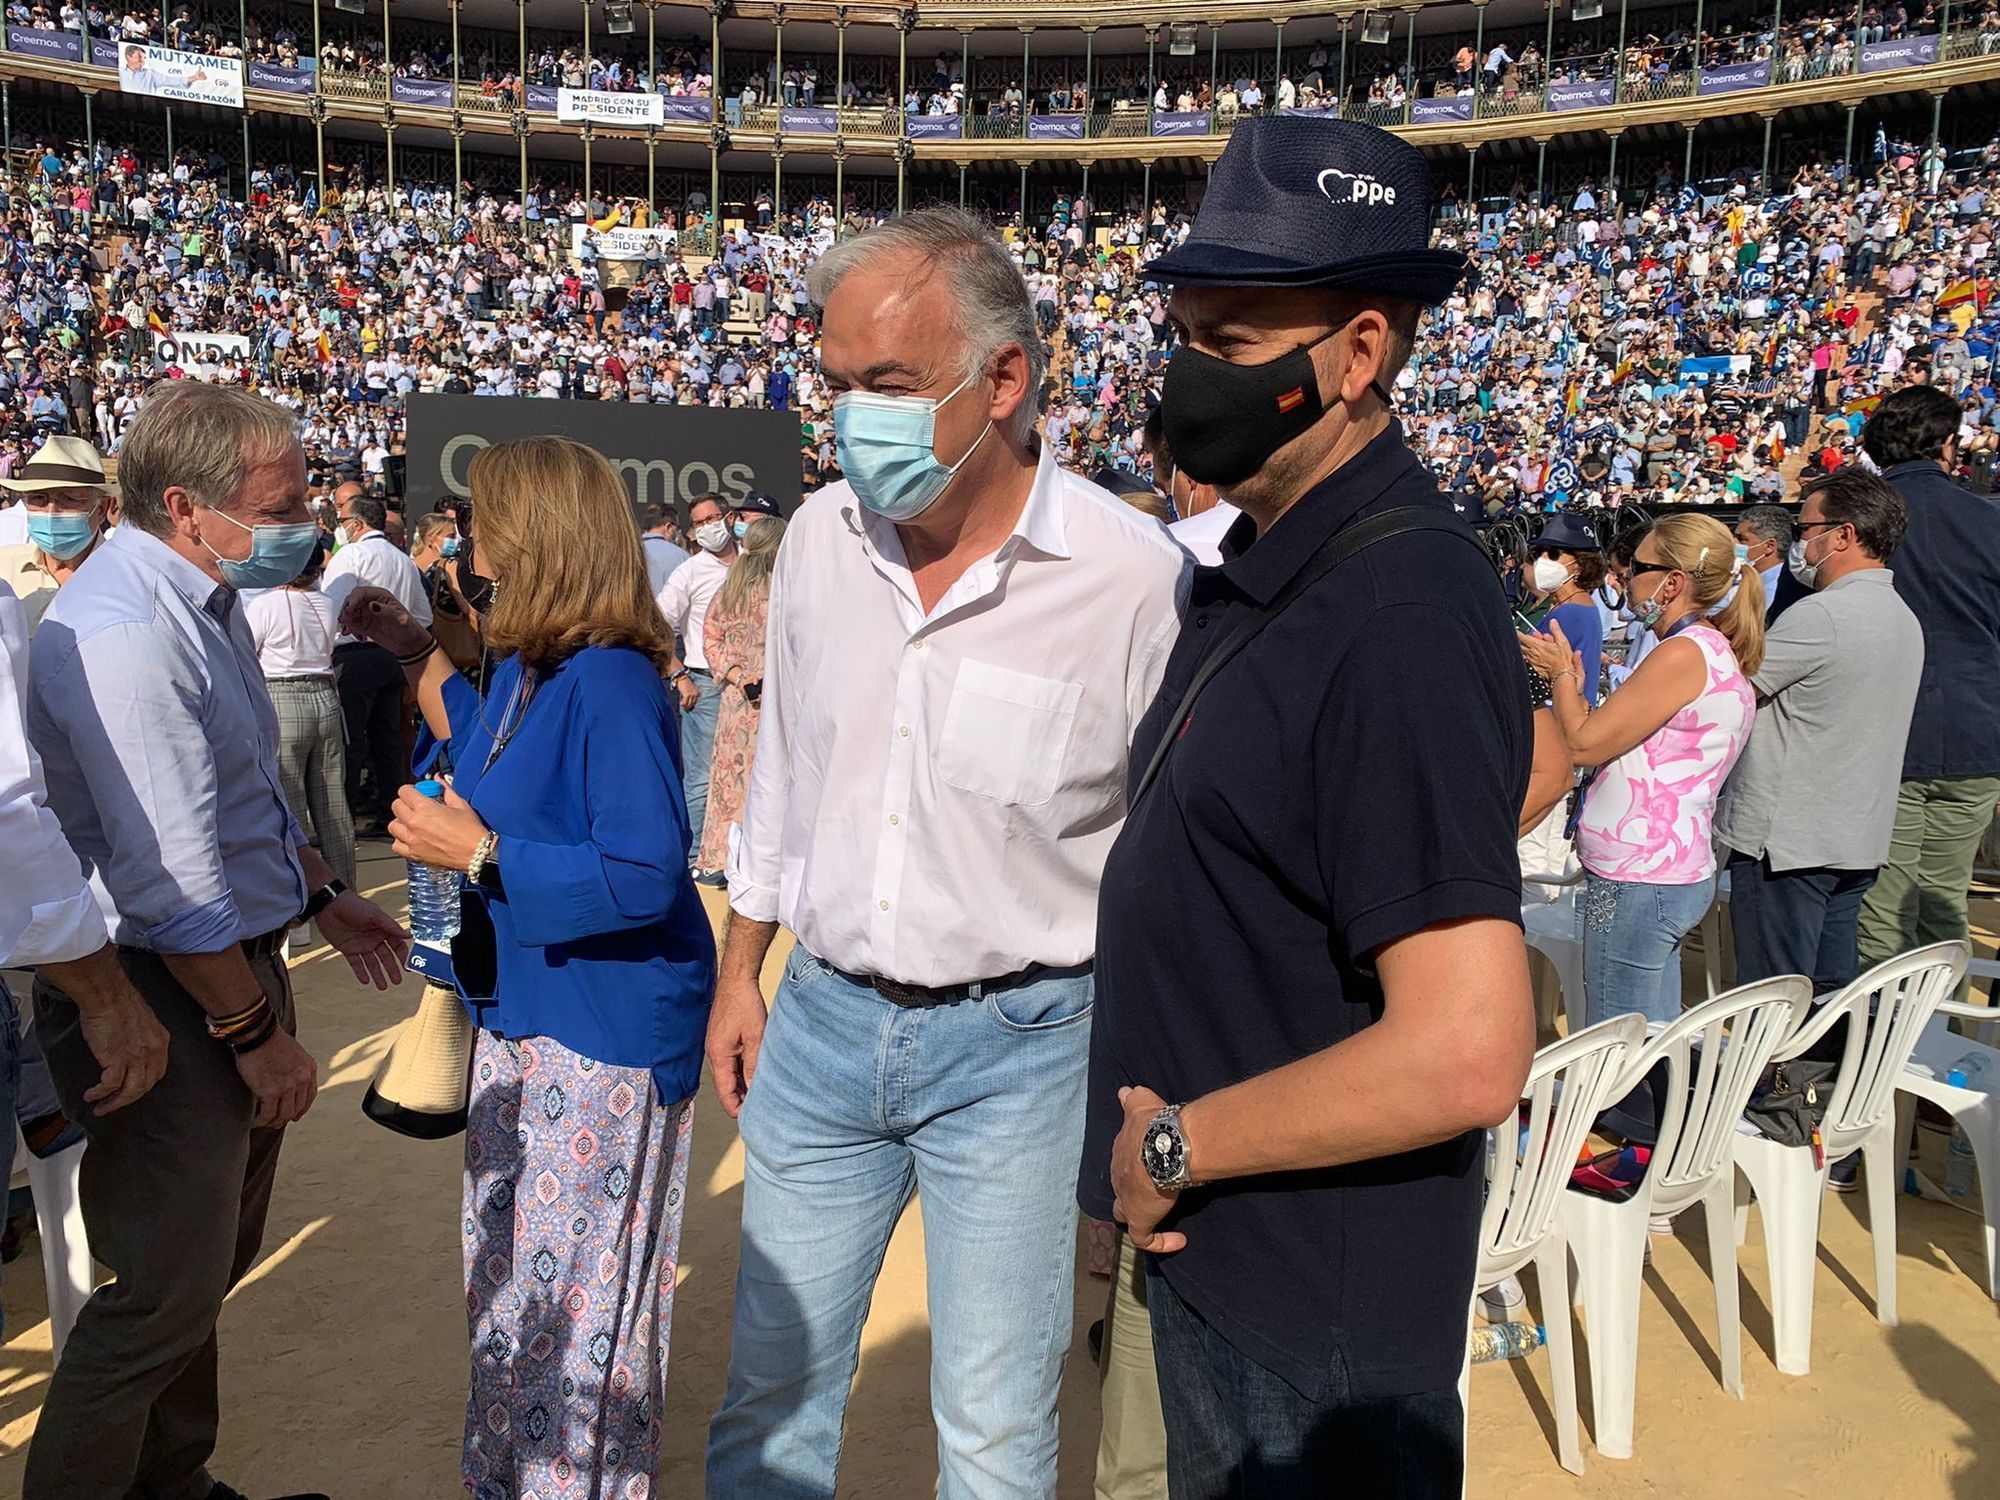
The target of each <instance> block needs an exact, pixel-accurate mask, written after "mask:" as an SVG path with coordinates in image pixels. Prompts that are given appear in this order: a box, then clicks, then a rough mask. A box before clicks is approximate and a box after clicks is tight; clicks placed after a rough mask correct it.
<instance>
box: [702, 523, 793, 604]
mask: <svg viewBox="0 0 2000 1500" xmlns="http://www.w3.org/2000/svg"><path fill="white" fill-rule="evenodd" d="M784 539H785V523H784V522H783V521H781V520H779V519H778V518H777V517H776V516H758V517H756V518H755V519H753V520H752V521H751V522H750V524H749V525H748V526H746V527H744V529H743V540H742V541H741V542H739V543H737V546H736V561H735V562H733V563H731V564H730V565H729V576H728V577H727V578H725V579H723V580H722V587H721V588H719V589H717V590H716V593H715V607H716V609H717V610H719V611H720V612H721V613H722V614H723V615H725V616H732V617H733V616H738V615H744V614H748V613H749V610H750V603H751V601H752V600H753V599H755V598H756V597H757V595H759V594H768V593H769V592H770V591H771V570H772V569H773V568H775V567H777V565H778V544H779V543H780V542H782V541H783V540H784Z"/></svg>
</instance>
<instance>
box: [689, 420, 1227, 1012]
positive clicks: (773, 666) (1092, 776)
mask: <svg viewBox="0 0 2000 1500" xmlns="http://www.w3.org/2000/svg"><path fill="white" fill-rule="evenodd" d="M690 566H692V565H690ZM683 571H687V570H685V569H684V570H683ZM1191 575H1192V567H1191V564H1190V563H1189V561H1188V558H1187V554H1186V553H1184V552H1183V551H1182V550H1181V549H1180V548H1179V547H1178V546H1176V545H1175V544H1174V543H1173V541H1172V540H1171V539H1170V538H1168V536H1167V535H1166V534H1165V532H1164V531H1163V530H1162V529H1161V528H1160V526H1159V525H1158V524H1157V523H1156V522H1154V521H1153V520H1151V519H1150V518H1148V517H1146V516H1143V515H1141V514H1140V513H1139V512H1137V511H1135V510H1132V509H1130V508H1129V507H1128V506H1126V505H1125V504H1124V503H1123V502H1121V501H1119V500H1117V499H1115V498H1114V497H1113V496H1111V495H1109V494H1107V493H1105V492H1104V491H1103V490H1101V489H1099V488H1097V487H1096V486H1095V485H1093V484H1090V483H1089V482H1087V481H1086V480H1083V479H1080V478H1078V477H1077V476H1075V475H1073V474H1069V473H1066V472H1064V471H1063V470H1061V469H1059V468H1057V467H1056V464H1055V460H1054V457H1053V456H1052V453H1051V451H1050V450H1049V449H1048V448H1047V447H1046V446H1044V448H1043V450H1042V459H1041V465H1040V467H1039V469H1038V470H1037V471H1036V474H1035V479H1034V484H1033V487H1032V489H1031V490H1030V491H1029V494H1028V500H1027V503H1026V505H1025V506H1024V507H1023V508H1022V512H1021V517H1020V519H1019V520H1018V521H1017V522H1016V523H1015V526H1014V531H1013V535H1012V536H1010V537H1009V538H1008V540H1007V541H1006V542H1005V543H1003V544H1002V545H1001V547H1000V548H999V550H998V551H997V552H995V553H994V554H993V555H992V556H990V557H987V558H983V559H981V560H980V561H978V562H976V563H974V564H973V565H972V566H971V567H970V568H968V569H967V570H966V572H965V574H964V576H962V577H961V578H960V579H959V580H958V582H956V583H955V584H953V585H952V587H951V588H950V590H949V591H947V592H946V594H945V596H944V597H943V598H942V599H940V600H939V601H938V603H937V605H936V607H935V608H934V609H932V610H931V611H930V612H929V613H928V614H926V613H925V611H924V608H923V605H922V604H921V603H920V602H919V600H918V596H917V589H916V584H915V582H914V580H913V579H912V577H911V574H910V569H909V566H908V564H907V563H906V562H905V560H904V554H903V547H902V541H901V538H900V537H899V535H898V534H897V531H896V528H895V527H894V526H893V525H891V524H890V523H889V522H887V521H884V520H882V519H881V518H880V517H878V516H875V515H872V514H870V513H869V512H867V511H865V510H864V509H863V508H862V507H861V505H860V503H859V502H858V501H857V500H856V499H855V498H854V492H853V491H852V490H851V489H850V488H849V487H848V486H847V485H846V484H844V483H841V484H833V485H829V486H828V487H827V488H825V489H824V490H821V491H820V492H819V493H818V494H816V495H814V496H813V497H812V498H811V499H810V500H808V501H807V502H806V504H805V505H804V506H803V507H801V508H800V510H799V511H798V513H797V514H796V515H795V516H793V518H792V521H791V529H790V531H789V533H788V534H787V536H786V538H785V545H784V547H783V548H782V549H780V551H779V553H778V562H777V570H776V573H775V574H774V576H773V579H772V587H771V604H770V624H769V626H768V630H767V634H766V639H765V655H764V695H763V705H764V706H763V714H762V723H761V725H760V727H759V731H758V739H757V753H756V756H755V758H754V760H753V762H752V766H751V774H750V791H749V798H748V804H747V806H746V807H745V809H744V814H743V821H742V823H741V825H740V826H739V827H738V829H737V830H736V831H735V832H734V833H733V834H732V836H731V845H732V847H731V850H730V857H729V899H730V905H731V906H732V907H734V908H735V909H736V910H737V911H738V912H740V913H741V914H742V915H743V916H745V917H747V918H750V919H752V920H754V921H762V922H773V921H775V922H782V923H783V924H784V925H785V926H786V927H788V928H790V929H791V931H792V932H793V934H794V935H795V936H796V937H797V938H798V940H799V941H800V942H801V943H803V944H804V945H805V946H806V948H807V949H808V950H809V951H810V952H812V953H815V954H817V955H818V956H819V957H821V958H822V959H824V960H825V961H826V962H828V963H830V964H832V965H834V966H835V967H837V968H840V969H845V970H848V971H849V972H852V973H859V974H872V975H880V976H883V977H885V978H889V979H894V980H898V981H900V982H902V983H905V984H921V985H949V984H964V983H970V982H972V981H974V980H981V979H994V978H998V977H1000V976H1001V975H1005V974H1011V973H1014V972H1016V971H1018V970H1020V969H1023V968H1026V967H1028V966H1029V965H1030V964H1046V965H1049V966H1051V967H1068V966H1070V965H1074V964H1080V963H1083V962H1085V961H1086V960H1088V959H1090V958H1091V957H1092V956H1093V954H1094V953H1095V951H1096V925H1097V887H1098V881H1099V878H1100V877H1101V876H1102V874H1103V870H1104V859H1105V855H1106V854H1107V853H1108V852H1109V851H1110V848H1111V843H1112V840H1113V839H1115V838H1116V837H1117V835H1118V829H1119V827H1120V825H1121V824H1122V822H1123V820H1124V815H1125V781H1126V774H1127V760H1128V759H1129V756H1130V750H1131V743H1132V735H1133V732H1134V731H1135V730H1136V729H1137V727H1138V724H1139V720H1140V718H1141V716H1142V715H1143V714H1144V713H1145V712H1146V709H1147V707H1148V705H1149V704H1151V702H1152V700H1153V695H1154V692H1155V691H1156V690H1157V689H1158V687H1159V683H1160V678H1161V676H1162V675H1163V673H1164V672H1165V670H1166V663H1167V655H1168V653H1169V651H1171V650H1172V648H1173V643H1174V639H1175V636H1176V634H1177V633H1178V615H1179V606H1180V603H1181V602H1182V600H1183V599H1184V597H1185V593H1186V587H1187V582H1188V580H1189V578H1190V577H1191Z"/></svg>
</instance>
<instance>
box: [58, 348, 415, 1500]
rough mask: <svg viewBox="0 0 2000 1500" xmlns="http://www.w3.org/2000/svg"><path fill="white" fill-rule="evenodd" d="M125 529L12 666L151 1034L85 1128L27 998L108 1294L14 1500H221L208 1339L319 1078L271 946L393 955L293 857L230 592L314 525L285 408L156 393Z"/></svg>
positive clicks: (301, 840) (392, 930)
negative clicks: (125, 1091)
mask: <svg viewBox="0 0 2000 1500" xmlns="http://www.w3.org/2000/svg"><path fill="white" fill-rule="evenodd" d="M119 480H120V483H121V486H122V488H123V491H124V512H123V520H122V523H121V524H120V526H119V528H118V530H117V532H115V533H114V534H113V535H112V536H111V538H110V539H109V540H107V541H106V542H104V543H103V544H102V545H101V546H100V547H99V548H98V549H97V551H96V552H95V553H94V554H93V555H92V557H91V560H90V563H89V565H88V566H87V567H85V568H83V569H81V570H80V571H79V572H78V574H77V576H76V578H75V579H74V580H73V581H71V582H70V583H69V584H68V585H67V586H66V587H64V589H63V590H62V592H61V593H60V594H59V595H58V596H57V598H56V600H55V603H54V604H52V605H51V606H50V607H49V611H48V613H47V615H46V616H45V617H44V618H43V621H42V626H41V629H40V631H39V632H37V634H36V636H35V646H34V651H33V653H32V655H31V657H30V661H29V674H30V676H29V695H28V735H29V739H30V740H31V742H32V743H33V744H34V747H35V749H36V750H37V751H38V752H39V753H40V755H41V758H42V763H43V766H44V768H45V770H46V772H47V776H48V788H49V806H50V808H51V809H52V810H53V811H54V812H55V813H56V814H57V816H58V817H59V818H60V819H61V821H62V825H63V828H64V830H65V832H66V833H67V834H68V835H69V840H70V843H71V845H72V847H73V848H74V849H75V851H76V853H77V855H78V856H79V857H80V858H81V859H82V861H83V864H84V869H85V872H86V874H88V876H89V877H90V882H91V885H92V887H93V888H94V890H95V891H96V893H97V898H98V903H99V905H100V906H101V907H102V908H103V911H104V916H105V919H106V921H107V923H108V924H109V926H110V928H111V932H112V937H113V939H114V940H115V941H116V942H117V944H118V956H119V961H120V963H121V964H122V966H123V968H124V970H125V973H126V975H127V976H128V977H129V978H130V980H131V982H132V984H133V987H134V988H136V989H137V990H138V992H139V994H140V995H141V996H142V997H143V998H144V999H145V1001H146V1002H147V1003H148V1004H149V1005H151V1006H152V1008H153V1011H154V1013H155V1015H156V1016H157V1017H158V1018H159V1021H160V1024H161V1025H162V1026H164V1027H165V1028H166V1031H167V1034H168V1036H169V1038H170V1045H171V1064H170V1066H169V1067H168V1069H167V1072H166V1076H165V1077H164V1078H163V1079H162V1080H161V1081H160V1082H159V1083H158V1084H157V1085H155V1087H154V1088H153V1090H152V1092H150V1093H149V1094H147V1095H146V1096H145V1098H143V1099H141V1100H139V1101H138V1102H137V1103H135V1104H132V1105H130V1106H128V1107H127V1108H125V1109H122V1110H119V1111H118V1112H117V1113H115V1114H110V1115H99V1116H95V1117H93V1116H92V1115H91V1113H90V1111H89V1110H88V1109H87V1108H86V1107H85V1103H84V1101H85V1098H86V1096H87V1091H89V1090H91V1089H93V1088H94V1087H95V1086H96V1084H97V1082H98V1072H99V1069H98V1064H97V1060H96V1059H95V1057H94V1056H93V1054H92V1051H91V1048H90V1045H89V1036H88V1031H87V1027H86V1023H85V1020H84V1018H83V1017H82V1016H81V1015H80V1014H79V1011H78V1007H77V1006H76V1004H74V1003H73V1002H72V1000H71V998H70V997H69V996H68V995H67V994H65V993H64V992H63V991H62V990H60V989H58V988H56V986H55V985H54V984H52V983H50V982H49V976H47V975H43V976H41V977H40V978H38V979H37V981H36V984H35V1024H36V1027H37V1029H38V1030H39V1032H40V1034H41V1037H42V1042H43V1045H44V1046H45V1047H46V1049H47V1051H48V1059H49V1068H50V1072H51V1073H52V1075H53V1076H54V1079H55V1084H56V1090H57V1093H58V1094H59V1095H60V1096H61V1098H62V1101H63V1105H64V1108H65V1110H66V1112H67V1113H69V1114H70V1116H71V1117H72V1118H74V1119H77V1120H80V1121H82V1122H84V1128H85V1130H86V1131H87V1132H88V1134H89V1137H90V1148H89V1150H88V1151H87V1152H85V1154H84V1159H83V1181H82V1197H83V1211H84V1222H85V1224H86V1226H87V1227H88V1229H89V1231H90V1244H91V1249H92V1251H93V1252H94V1253H95V1254H96V1256H97V1258H98V1259H99V1260H101V1261H103V1262H104V1263H105V1264H106V1265H107V1266H109V1267H110V1268H111V1269H112V1271H113V1272H114V1273H115V1277H116V1279H115V1280H113V1281H111V1282H109V1283H107V1284H106V1285H104V1286H102V1287H100V1288H98V1290H97V1291H96V1292H95V1293H94V1294H93V1295H92V1297H91V1299H90V1301H89V1302H88V1303H86V1304H85V1305H84V1309H83V1312H82V1315H81V1316H80V1317H79V1318H78V1320H77V1324H76V1329H75V1331H74V1332H73V1333H72V1334H71V1335H70V1340H69V1345H68V1347H67V1348H66V1349H65V1350H64V1354H63V1360H62V1363H61V1364H60V1365H59V1366H58V1367H57V1369H56V1374H55V1378H54V1380H53V1381H52V1382H51V1384H50V1386H49V1393H48V1399H47V1401H46V1403H45V1404H44V1405H43V1407H42V1415H41V1422H40V1425H39V1426H38V1427H37V1428H36V1431H35V1438H34V1445H33V1447H32V1448H31V1449H30V1450H29V1453H28V1472H27V1479H26V1482H25V1485H24V1488H23V1491H22V1494H23V1496H24V1500H124V1497H126V1496H129V1495H145V1496H148V1497H158V1500H235V1497H236V1491H234V1490H232V1489H230V1488H229V1487H228V1486H227V1485H223V1484H220V1483H217V1482H216V1481H214V1480H212V1479H211V1478H210V1477H209V1475H208V1472H207V1470H206V1468H205V1467H204V1466H205V1464H206V1462H207V1459H208V1456H209V1454H210V1453H211V1452H213V1451H214V1447H215V1432H216V1422H217V1407H218V1394H217V1388H216V1341H215V1320H216V1317H217V1315H218V1314H219V1313H220V1312H221V1310H222V1299H223V1297H224V1296H225V1295H226V1294H227V1293H228V1291H229V1288H230V1287H231V1286H233V1285H235V1283H236V1281H237V1280H238V1278H240V1277H241V1276H242V1275H243V1273H244V1272H245V1271H247V1270H248V1269H249V1268H250V1265H251V1263H252V1262H253V1261H254V1259H255V1258H256V1255H257V1252H258V1248H259V1246H260V1244H261V1242H262V1239H263V1233H264V1217H265V1212H266V1210H267V1209H268V1208H269V1206H270V1201H271V1185H272V1182H273V1180H274V1179H275V1177H276V1174H277V1166H278V1148H279V1144H280V1142H281V1141H282V1140H283V1133H284V1127H285V1126H286V1125H288V1124H290V1123H291V1122H292V1121H294V1120H297V1119H298V1118H300V1117H301V1116H302V1115H304V1114H305V1112H306V1110H307V1109H308V1108H309V1107H310V1106H311V1104H312V1101H313V1096H314V1094H315V1093H316V1091H317V1088H318V1082H317V1069H316V1067H315V1065H314V1063H313V1060H312V1058H311V1056H310V1055H308V1054H307V1052H306V1051H305V1049H304V1048H303V1047H301V1046H300V1045H299V1044H298V1042H297V1041H295V1040H294V1039H293V1030H294V1022H293V1015H292V993H291V985H290V982H289V980H288V978H287V976H286V972H285V965H284V960H283V957H282V954H281V949H282V945H283V943H284V939H285V934H286V933H287V932H288V931H289V930H290V929H291V928H292V927H293V926H294V925H295V924H296V923H298V922H299V921H301V920H303V919H306V918H317V919H318V921H319V926H320V931H321V933H322V934H323V935H324V936H325V937H326V938H327V940H328V941H329V942H330V943H332V945H333V946H334V947H335V948H337V949H338V950H339V951H340V952H341V953H342V954H344V955H345V956H346V958H347V961H348V963H349V964H350V965H352V966H353V969H354V972H355V974H356V976H357V977H359V978H361V979H363V980H369V981H372V982H374V983H375V984H377V985H378V986H386V985H387V984H389V983H390V982H392V981H400V979H401V977H402V959H403V954H404V951H405V939H404V935H403V933H402V931H401V929H400V928H398V927H397V925H396V924H395V922H394V921H392V920H391V919H390V918H389V917H388V916H386V915H385V914H384V913H383V912H381V911H380V910H378V909H377V908H376V907H375V906H373V905H371V904H370V903H369V902H367V901H364V900H363V899H362V898H361V897H360V896H358V895H356V894H354V893H353V892H351V891H349V890H347V888H346V887H345V886H344V885H342V884H341V883H340V882H339V881H337V880H335V879H334V877H333V873H332V872H331V871H330V870H329V869H328V868H327V867H326V864H325V862H324V861H323V860H322V859H321V858H320V857H319V855H318V853H317V852H316V851H315V850H314V849H312V848H311V846H310V845H308V844H307V842H306V839H305V836H304V834H303V833H301V832H300V830H299V825H298V823H297V822H296V821H295V820H294V819H293V817H292V815H291V813H290V812H289V811H287V809H286V805H285V798H284V793H283V791H282V790H281V789H280V783H279V779H278V761H277V741H278V721H277V715H276V713H275V712H274V711H273V709H272V707H271V699H270V696H269V694H268V693H266V692H265V689H264V679H263V674H262V673H261V672H260V671H259V670H258V666H257V653H256V648H255V647H254V646H253V645H252V643H251V639H250V629H249V626H248V625H247V624H246V623H245V621H244V619H243V614H242V610H241V608H240V607H239V603H238V599H237V590H238V589H239V588H259V587H274V586H276V585H278V584H282V583H285V582H288V581H289V580H291V579H292V578H294V577H296V576H297V575H298V574H299V572H300V571H301V570H302V569H303V568H304V566H305V563H306V560H307V559H308V558H309V557H310V556H311V554H312V550H313V547H314V546H315V545H316V541H317V530H318V528H317V527H316V526H315V525H314V524H313V522H312V520H311V518H310V517H309V516H308V515H307V513H306V503H305V501H306V474H305V458H304V455H303V454H302V453H301V452H300V450H299V444H298V439H297V438H296V436H295V435H294V427H293V420H292V418H291V416H290V415H289V414H288V413H286V412H285V411H283V410H282V409H281V408H279V407H277V406H274V405H272V404H271V403H269V402H267V401H263V400H261V399H259V398H258V397H255V396H252V395H250V394H248V393H247V392H244V391H242V390H239V389H237V388H236V387H233V386H221V385H205V384H202V383H200V382H198V381H192V380H190V381H165V382H162V383H161V384H160V385H158V386H156V387H154V389H153V390H152V392H151V393H150V394H149V395H148V397H147V400H146V404H145V407H144V409H143V410H142V411H141V412H140V414H139V416H138V418H137V419H136V420H135V421H134V422H133V424H132V427H131V429H130V430H129V431H128V432H127V434H126V436H125V442H124V446H123V449H122V451H121V453H120V456H119Z"/></svg>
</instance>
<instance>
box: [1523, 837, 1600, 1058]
mask: <svg viewBox="0 0 2000 1500" xmlns="http://www.w3.org/2000/svg"><path fill="white" fill-rule="evenodd" d="M1521 884H1522V887H1523V889H1524V890H1525V889H1528V888H1530V887H1533V886H1541V887H1544V888H1547V887H1555V888H1556V889H1555V891H1554V893H1553V895H1551V896H1550V897H1549V898H1547V899H1543V900H1534V901H1523V902H1522V903H1521V927H1522V930H1523V932H1524V933H1525V935H1526V937H1527V941H1528V946H1529V947H1530V948H1533V949H1534V950H1535V951H1536V952H1538V953H1540V954H1542V955H1543V956H1544V957H1545V958H1547V959H1548V961H1549V962H1550V963H1551V964H1552V965H1554V967H1555V971H1556V984H1557V986H1558V987H1559V988H1560V989H1561V990H1562V1003H1563V1016H1564V1018H1565V1019H1566V1021H1567V1022H1568V1031H1569V1035H1571V1036H1576V1035H1578V1034H1579V1033H1580V1032H1581V1031H1582V1030H1583V1001H1584V992H1583V912H1582V910H1581V908H1580V906H1579V899H1580V896H1581V893H1582V890H1583V871H1582V869H1581V868H1577V867H1571V868H1568V869H1565V870H1562V871H1560V872H1556V873H1548V872H1538V873H1536V874H1532V875H1530V874H1523V875H1522V877H1521Z"/></svg>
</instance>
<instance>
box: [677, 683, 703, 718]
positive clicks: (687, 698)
mask: <svg viewBox="0 0 2000 1500" xmlns="http://www.w3.org/2000/svg"><path fill="white" fill-rule="evenodd" d="M674 692H675V694H676V695H678V696H679V698H680V700H681V712H682V713H687V714H691V713H693V712H694V706H695V705H696V704H697V703H699V702H701V688H700V686H699V685H698V684H697V683H696V682H695V680H694V675H693V674H692V673H690V674H689V675H687V676H686V677H683V678H682V679H681V680H680V681H679V682H677V683H675V684H674Z"/></svg>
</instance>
